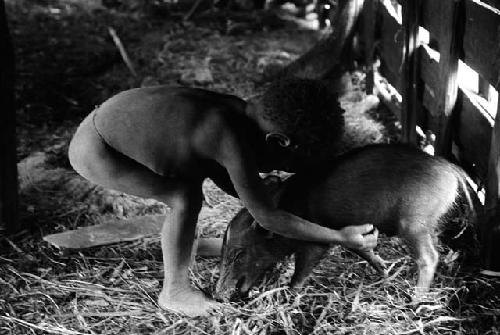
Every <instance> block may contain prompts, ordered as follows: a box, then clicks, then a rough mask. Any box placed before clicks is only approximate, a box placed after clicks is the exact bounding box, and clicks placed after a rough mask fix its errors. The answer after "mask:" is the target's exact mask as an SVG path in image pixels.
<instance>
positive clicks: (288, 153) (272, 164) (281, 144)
mask: <svg viewBox="0 0 500 335" xmlns="http://www.w3.org/2000/svg"><path fill="white" fill-rule="evenodd" d="M251 104H252V105H251V107H250V108H249V110H248V111H247V114H248V115H249V116H250V117H251V118H252V119H253V120H255V121H256V122H257V124H258V126H259V128H260V130H261V131H262V132H263V133H264V136H265V143H266V144H265V147H264V148H263V150H262V151H261V152H260V157H259V158H258V159H259V167H260V169H261V170H262V171H263V172H266V171H271V170H282V171H287V172H297V171H299V170H300V169H302V168H304V167H305V166H307V164H309V163H310V159H309V158H306V157H302V155H298V154H297V149H298V148H299V144H298V143H296V142H295V141H294V139H293V137H292V136H289V135H288V134H287V133H286V132H285V130H284V129H282V126H281V125H280V124H278V123H276V122H273V121H272V120H269V119H268V118H266V117H264V111H263V108H262V106H261V105H260V101H258V100H254V101H253V102H251Z"/></svg>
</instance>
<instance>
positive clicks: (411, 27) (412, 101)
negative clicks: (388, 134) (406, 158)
mask: <svg viewBox="0 0 500 335" xmlns="http://www.w3.org/2000/svg"><path fill="white" fill-rule="evenodd" d="M420 6H421V4H420V0H412V1H405V2H404V3H403V31H404V36H405V46H404V63H403V75H404V85H403V111H402V115H401V118H402V120H401V123H402V126H403V135H402V140H403V142H405V143H409V144H416V143H417V131H416V126H417V113H418V109H419V108H420V103H419V99H418V89H419V87H418V80H419V79H418V68H417V66H418V59H417V56H418V53H417V48H418V29H419V26H420Z"/></svg>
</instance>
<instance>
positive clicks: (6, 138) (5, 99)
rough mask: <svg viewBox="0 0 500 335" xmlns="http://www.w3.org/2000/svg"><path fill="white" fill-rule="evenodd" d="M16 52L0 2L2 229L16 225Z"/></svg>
mask: <svg viewBox="0 0 500 335" xmlns="http://www.w3.org/2000/svg"><path fill="white" fill-rule="evenodd" d="M14 73H15V70H14V52H13V49H12V43H11V40H10V34H9V28H8V25H7V16H6V13H5V3H4V1H3V0H1V1H0V160H1V161H2V163H1V164H0V219H1V221H0V227H3V228H6V229H7V230H8V231H14V230H16V228H17V227H18V225H17V164H16V140H15V132H16V121H15V109H14Z"/></svg>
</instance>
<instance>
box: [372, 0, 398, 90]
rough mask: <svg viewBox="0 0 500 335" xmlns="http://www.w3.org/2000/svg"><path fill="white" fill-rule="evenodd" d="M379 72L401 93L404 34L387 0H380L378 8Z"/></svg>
mask: <svg viewBox="0 0 500 335" xmlns="http://www.w3.org/2000/svg"><path fill="white" fill-rule="evenodd" d="M379 17H380V41H379V45H378V50H379V54H380V60H381V64H380V65H381V66H380V70H381V72H382V74H383V75H384V77H386V78H387V79H388V80H389V82H390V83H391V85H392V86H394V87H395V88H396V89H397V90H398V91H399V92H401V91H402V89H401V88H402V77H403V49H404V33H403V27H402V25H401V22H400V20H399V19H398V17H397V13H396V11H395V10H394V7H393V6H392V4H391V2H390V1H389V0H382V1H381V3H380V6H379Z"/></svg>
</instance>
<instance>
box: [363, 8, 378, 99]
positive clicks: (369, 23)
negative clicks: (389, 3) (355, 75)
mask: <svg viewBox="0 0 500 335" xmlns="http://www.w3.org/2000/svg"><path fill="white" fill-rule="evenodd" d="M374 2H375V0H365V2H364V4H363V13H362V15H363V40H364V43H365V63H366V94H373V85H374V72H373V70H374V69H373V52H374V40H375V3H374Z"/></svg>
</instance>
